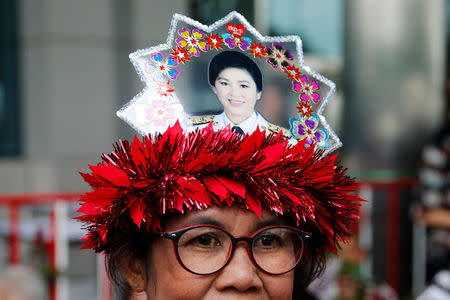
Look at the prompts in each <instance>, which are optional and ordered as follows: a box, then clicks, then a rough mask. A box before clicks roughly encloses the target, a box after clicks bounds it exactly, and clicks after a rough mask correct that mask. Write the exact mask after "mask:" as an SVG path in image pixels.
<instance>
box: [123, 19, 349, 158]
mask: <svg viewBox="0 0 450 300" xmlns="http://www.w3.org/2000/svg"><path fill="white" fill-rule="evenodd" d="M225 51H226V52H228V54H231V56H236V57H243V59H244V61H246V60H247V61H249V62H248V63H247V62H245V63H244V67H242V66H241V65H239V64H237V67H236V63H235V61H236V59H234V58H231V59H229V61H230V62H231V63H232V64H233V66H235V67H236V68H239V69H244V70H245V69H246V67H245V66H246V65H256V66H257V67H256V68H253V69H259V70H260V71H253V72H252V71H250V70H248V71H249V72H248V75H250V78H253V79H255V75H254V74H256V73H258V72H260V73H261V74H262V76H261V79H260V81H261V83H259V84H258V83H257V84H256V86H257V87H258V90H257V91H258V94H257V95H258V99H256V104H257V105H256V108H255V107H253V109H254V111H255V114H256V115H261V117H262V119H263V120H264V125H261V123H258V124H256V125H258V127H259V128H260V129H261V130H266V132H267V133H278V131H282V132H283V135H284V136H286V137H288V138H289V139H290V140H291V141H292V140H294V141H295V140H302V139H306V145H311V144H313V143H314V144H315V145H316V147H317V149H323V150H324V154H327V153H330V152H332V151H334V150H336V149H337V148H339V147H340V146H341V145H342V143H341V141H340V140H339V138H338V137H337V135H336V134H335V133H334V131H333V130H332V128H331V127H330V126H329V124H328V123H327V121H326V120H325V117H324V116H323V111H324V109H325V107H326V105H327V103H328V101H329V100H330V98H331V96H332V95H333V94H334V92H335V89H336V87H335V84H334V83H333V82H332V81H330V80H328V79H327V78H325V77H324V76H322V75H320V74H319V73H317V72H315V71H314V70H312V69H311V68H310V67H309V66H307V65H305V63H304V57H303V50H302V41H301V39H300V37H299V36H296V35H289V36H276V37H270V36H262V35H261V34H260V33H259V32H258V31H257V30H256V29H255V28H254V27H253V26H252V25H250V24H249V23H248V22H247V20H246V19H245V18H244V17H243V16H242V15H240V14H239V13H237V12H235V11H233V12H231V13H229V14H228V15H226V16H225V17H224V18H222V19H220V20H218V21H216V22H215V23H213V24H212V25H209V26H207V25H204V24H201V23H199V22H197V21H195V20H193V19H191V18H189V17H186V16H184V15H180V14H174V15H173V18H172V21H171V25H170V29H169V32H168V37H167V41H166V43H164V44H159V45H157V46H153V47H150V48H146V49H141V50H138V51H136V52H133V53H131V54H130V60H131V62H132V63H133V65H134V67H135V69H136V71H137V73H138V75H139V77H140V79H141V80H142V82H143V83H144V84H145V88H144V89H143V90H142V91H141V92H140V93H139V94H138V95H136V96H135V97H134V98H133V99H132V100H131V101H129V102H128V103H127V104H125V105H124V106H123V107H122V108H121V109H120V110H119V111H118V112H117V115H118V116H119V117H120V118H121V119H123V120H124V121H125V122H127V123H128V124H129V125H130V126H132V127H133V128H134V129H135V130H136V131H138V132H139V133H140V134H142V135H149V134H158V133H162V132H164V131H165V130H166V129H167V128H168V126H172V125H174V124H175V122H176V121H178V122H179V123H180V124H181V126H182V127H183V128H185V129H186V130H192V128H196V125H197V124H207V123H209V122H210V121H211V122H213V121H214V120H215V117H214V116H218V115H217V113H219V112H221V111H222V110H225V111H224V114H226V115H227V116H229V115H230V114H231V113H229V112H228V111H227V105H223V104H224V103H223V101H226V100H223V99H221V98H220V95H219V93H218V92H217V86H214V82H212V81H211V80H210V78H209V77H210V76H211V74H213V73H214V72H212V71H211V70H210V62H211V61H212V59H213V58H214V57H216V56H218V54H220V53H223V52H225ZM239 53H242V54H244V55H241V54H239ZM255 72H256V73H255ZM244 73H245V72H244ZM220 74H221V73H220ZM220 74H219V75H220ZM256 75H257V74H256ZM216 76H217V74H216ZM233 76H234V75H233ZM219 77H220V76H219ZM256 77H258V76H256ZM258 78H259V77H258ZM238 79H239V78H238ZM238 79H236V78H234V77H230V78H228V79H227V78H225V81H226V82H225V84H226V85H227V86H232V85H234V81H236V82H240V81H238ZM227 80H231V81H232V82H231V81H230V82H228V81H227ZM239 80H240V79H239ZM258 80H259V79H258ZM258 80H257V79H255V81H256V82H258ZM249 81H252V80H251V79H250V80H249ZM273 83H279V84H278V90H279V91H280V92H281V94H282V95H284V96H283V97H284V98H285V99H284V100H283V101H278V102H274V103H276V104H275V106H274V105H273V104H272V106H270V105H268V103H269V101H272V100H269V99H273V92H272V91H271V92H270V93H269V88H271V87H272V86H273ZM221 84H222V85H223V84H224V83H221ZM239 88H241V89H246V88H247V87H246V86H245V85H244V84H241V83H239ZM269 94H271V95H272V98H270V97H269ZM261 95H262V96H261ZM266 95H267V96H266ZM232 97H233V98H239V97H240V96H236V97H235V96H232ZM283 97H281V98H283ZM218 98H219V99H218ZM259 98H261V100H259ZM278 98H280V97H278ZM258 100H259V101H258ZM230 101H231V105H230V107H231V109H235V107H236V106H239V105H241V102H240V101H245V100H242V99H240V98H239V99H231V100H230ZM253 103H255V102H254V101H253ZM264 105H266V108H264ZM274 107H275V108H280V109H279V110H278V109H274ZM265 111H268V113H265ZM275 111H280V112H283V113H282V114H281V115H282V118H281V121H280V118H274V119H273V120H272V119H269V116H270V117H273V114H274V113H275ZM193 116H196V117H193ZM265 118H267V119H268V121H266V120H265ZM214 123H217V122H214ZM215 125H216V124H215ZM256 125H255V126H256ZM287 126H289V128H286V127H287ZM217 129H222V128H220V127H219V128H217Z"/></svg>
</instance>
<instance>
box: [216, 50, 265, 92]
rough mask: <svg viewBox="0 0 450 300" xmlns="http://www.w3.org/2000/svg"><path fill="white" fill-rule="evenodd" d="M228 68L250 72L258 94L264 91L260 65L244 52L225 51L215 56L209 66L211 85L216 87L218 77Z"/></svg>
mask: <svg viewBox="0 0 450 300" xmlns="http://www.w3.org/2000/svg"><path fill="white" fill-rule="evenodd" d="M226 68H238V69H243V70H246V71H248V73H249V74H250V76H252V78H253V80H254V81H255V83H256V88H257V89H258V92H261V91H262V90H263V75H262V72H261V69H260V68H259V67H258V65H257V64H256V63H255V62H254V61H253V59H251V58H250V57H248V56H247V55H245V54H244V53H242V52H239V51H223V52H220V53H219V54H217V55H216V56H214V57H213V58H212V59H211V61H210V62H209V66H208V76H209V77H208V80H209V84H211V85H212V86H214V83H215V82H216V79H217V76H219V73H220V72H222V70H224V69H226Z"/></svg>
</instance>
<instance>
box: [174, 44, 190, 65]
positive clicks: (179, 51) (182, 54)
mask: <svg viewBox="0 0 450 300" xmlns="http://www.w3.org/2000/svg"><path fill="white" fill-rule="evenodd" d="M172 56H173V58H174V59H175V60H177V61H178V62H179V63H183V64H184V63H185V62H187V61H189V60H190V59H191V55H190V54H189V51H188V50H187V49H184V48H181V47H177V48H175V49H172Z"/></svg>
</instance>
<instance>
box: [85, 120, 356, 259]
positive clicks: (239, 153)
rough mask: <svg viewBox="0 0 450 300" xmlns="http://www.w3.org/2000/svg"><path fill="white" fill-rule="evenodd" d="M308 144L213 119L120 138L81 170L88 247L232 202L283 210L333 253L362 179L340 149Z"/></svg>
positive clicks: (104, 246) (345, 233)
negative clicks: (215, 123) (342, 163)
mask: <svg viewBox="0 0 450 300" xmlns="http://www.w3.org/2000/svg"><path fill="white" fill-rule="evenodd" d="M304 143H305V141H302V142H300V143H297V144H296V145H294V146H290V145H289V144H288V142H287V140H285V139H284V138H283V136H282V135H281V134H279V135H277V136H275V135H269V136H268V135H266V134H265V133H264V132H262V131H259V130H257V131H255V132H254V133H252V134H251V135H248V136H245V137H242V136H240V135H239V134H237V133H234V132H232V131H231V130H230V128H227V129H224V130H221V131H214V130H213V129H212V126H208V127H206V128H204V129H202V130H197V131H195V132H189V133H185V132H183V129H182V128H181V127H180V125H179V124H178V123H176V124H175V125H174V126H173V127H169V128H168V129H167V131H166V132H164V133H163V134H162V135H156V136H149V137H145V138H144V140H143V141H141V140H140V139H138V138H137V137H135V138H134V141H133V142H132V143H131V145H130V144H129V143H128V142H127V141H120V142H119V143H117V144H116V146H115V147H114V151H113V152H112V153H111V154H104V155H103V157H102V158H103V161H102V162H101V163H100V164H98V165H94V166H90V169H91V173H81V175H82V176H83V178H84V180H85V181H86V182H88V183H89V184H90V185H91V186H92V188H93V191H91V192H89V193H87V194H85V195H84V196H83V197H82V198H81V200H80V201H81V203H82V205H81V207H80V208H79V209H78V212H79V213H81V214H82V216H80V217H77V219H79V220H81V221H83V222H85V225H86V229H87V230H88V231H89V233H88V234H87V235H86V236H85V237H84V239H85V242H84V244H83V248H92V249H95V250H96V251H97V252H101V251H109V250H110V248H109V247H114V246H111V245H113V244H114V240H113V236H114V234H115V233H114V232H117V231H121V232H127V230H129V228H130V226H136V227H141V228H145V230H147V231H148V232H154V231H157V230H159V229H160V219H161V217H162V216H164V215H167V214H170V213H175V212H179V213H186V212H189V211H191V210H193V209H204V208H207V207H211V206H218V207H227V206H234V207H242V208H245V209H248V210H250V211H253V212H254V213H255V214H257V215H258V216H260V215H261V211H262V209H268V210H270V211H272V212H273V213H275V214H276V215H286V216H288V217H290V218H292V219H293V220H294V221H295V222H296V223H297V225H298V226H301V228H302V229H304V230H306V231H309V232H311V233H312V235H313V237H314V238H315V239H316V241H317V243H316V244H317V245H320V246H323V247H324V248H325V249H326V250H327V251H332V252H334V253H336V247H337V243H338V241H340V240H345V239H348V238H349V237H350V235H351V233H350V230H349V229H350V226H351V225H352V224H353V223H354V221H355V219H357V210H358V206H359V201H360V198H358V197H356V196H354V195H353V194H352V193H351V192H352V191H353V190H354V189H355V188H357V187H358V183H356V182H354V180H353V179H351V178H349V177H348V176H347V175H346V174H345V170H343V169H342V168H340V167H338V166H337V165H336V164H335V159H336V155H328V156H326V157H323V156H322V152H320V151H319V152H316V151H315V150H314V147H309V148H305V145H304ZM331 216H333V217H331ZM110 233H112V235H110Z"/></svg>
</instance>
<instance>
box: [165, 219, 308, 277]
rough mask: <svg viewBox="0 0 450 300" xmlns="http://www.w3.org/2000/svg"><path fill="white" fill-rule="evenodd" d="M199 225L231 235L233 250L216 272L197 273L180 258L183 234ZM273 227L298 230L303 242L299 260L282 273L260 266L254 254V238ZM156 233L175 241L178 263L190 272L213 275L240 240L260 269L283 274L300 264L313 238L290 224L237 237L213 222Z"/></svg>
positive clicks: (268, 227) (225, 264)
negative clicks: (307, 242)
mask: <svg viewBox="0 0 450 300" xmlns="http://www.w3.org/2000/svg"><path fill="white" fill-rule="evenodd" d="M199 227H211V228H216V229H219V230H221V231H223V232H224V233H225V234H226V235H228V237H229V238H230V240H231V250H230V251H229V254H228V257H227V260H226V262H225V263H224V264H223V266H222V267H221V268H219V269H218V270H216V271H214V272H210V273H197V272H194V271H192V270H190V269H189V268H188V267H186V266H185V265H184V264H183V262H182V260H181V258H180V253H179V252H178V241H179V240H180V238H181V236H182V235H183V234H184V233H185V232H186V231H189V230H191V229H194V228H199ZM272 228H288V229H290V230H292V231H294V232H296V233H297V234H298V235H299V236H300V239H301V240H302V243H303V249H302V253H301V255H300V256H299V258H298V260H297V262H296V263H295V264H294V266H293V267H292V268H290V269H289V270H287V271H284V272H282V273H271V272H268V271H266V270H264V269H263V268H262V267H260V266H259V265H258V263H257V262H256V260H255V258H254V256H253V242H254V238H255V237H256V236H257V235H259V234H260V233H261V232H263V231H266V230H269V229H272ZM156 235H157V236H158V237H160V238H166V239H169V240H171V241H172V243H173V249H174V252H175V256H176V257H177V260H178V263H179V264H180V265H181V266H182V267H183V268H184V269H185V270H186V271H188V272H190V273H192V274H196V275H211V274H214V273H217V272H219V271H220V270H222V269H223V268H225V267H226V266H227V265H228V263H229V262H230V260H231V258H232V257H233V253H234V250H235V249H236V245H237V244H238V243H239V242H240V241H244V242H246V244H247V252H248V255H249V256H250V259H251V261H252V262H253V264H254V265H255V266H256V267H257V268H258V269H260V270H261V271H263V272H264V273H267V274H270V275H283V274H286V273H288V272H290V271H292V270H293V269H294V268H295V267H296V266H297V265H298V263H299V262H300V260H301V259H302V256H303V251H304V247H305V246H304V245H305V239H309V238H311V233H308V232H305V231H302V230H300V229H298V228H295V227H292V226H288V225H271V226H266V227H263V228H261V229H259V230H258V231H256V232H255V233H253V234H252V235H251V236H236V237H235V236H233V235H232V234H231V233H229V232H228V231H226V230H225V229H224V228H222V227H220V226H217V225H212V224H197V225H192V226H187V227H183V228H181V229H178V230H174V231H167V232H158V233H156Z"/></svg>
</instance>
